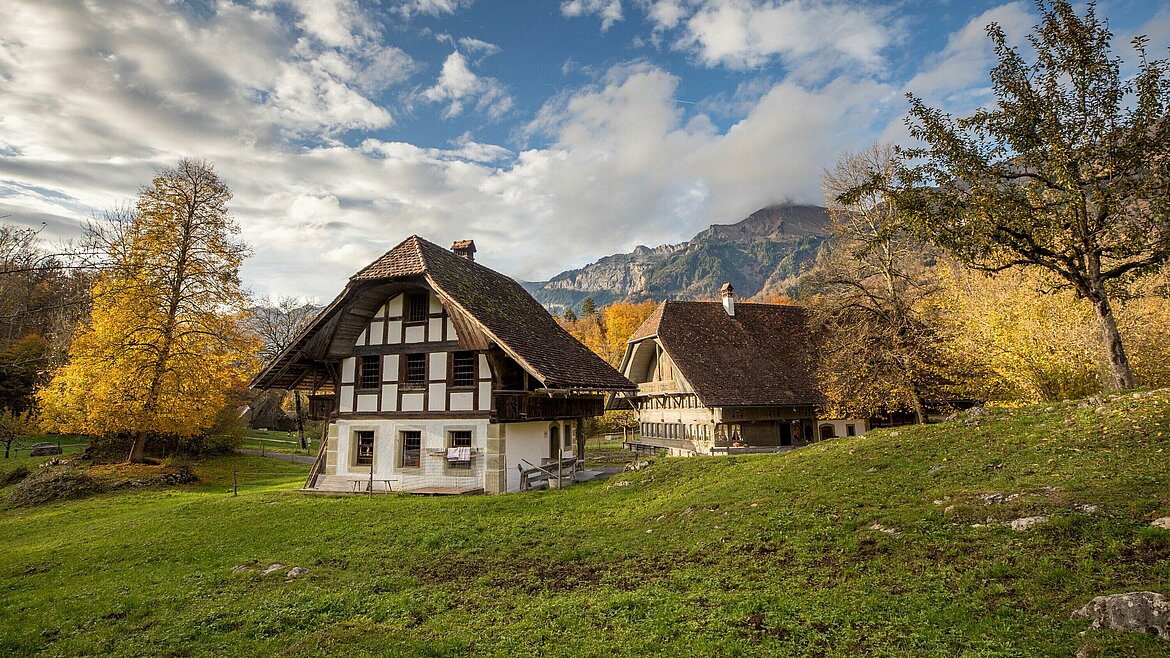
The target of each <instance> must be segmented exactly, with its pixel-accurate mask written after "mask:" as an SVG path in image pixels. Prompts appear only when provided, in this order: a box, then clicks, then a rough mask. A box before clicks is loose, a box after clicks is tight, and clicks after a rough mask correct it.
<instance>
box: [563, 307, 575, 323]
mask: <svg viewBox="0 0 1170 658" xmlns="http://www.w3.org/2000/svg"><path fill="white" fill-rule="evenodd" d="M561 317H562V318H563V319H564V320H565V322H576V321H577V314H576V313H574V312H573V309H571V308H569V307H567V306H566V307H565V312H564V313H562V314H561Z"/></svg>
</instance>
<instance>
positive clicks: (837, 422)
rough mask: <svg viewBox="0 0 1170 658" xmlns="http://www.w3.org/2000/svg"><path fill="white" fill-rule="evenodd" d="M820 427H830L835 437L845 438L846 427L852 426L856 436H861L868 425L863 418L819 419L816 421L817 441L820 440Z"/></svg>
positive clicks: (867, 428)
mask: <svg viewBox="0 0 1170 658" xmlns="http://www.w3.org/2000/svg"><path fill="white" fill-rule="evenodd" d="M821 425H832V426H833V433H834V434H835V435H837V436H846V432H847V428H846V427H845V426H846V425H853V426H854V431H856V432H857V436H861V435H862V434H865V433H866V432H867V431H868V430H869V424H868V423H867V422H866V421H865V419H864V418H820V419H818V420H817V433H816V438H817V440H818V441H819V440H820V438H821Z"/></svg>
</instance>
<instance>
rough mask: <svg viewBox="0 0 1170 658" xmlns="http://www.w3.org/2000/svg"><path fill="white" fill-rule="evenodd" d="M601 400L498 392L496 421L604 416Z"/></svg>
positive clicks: (494, 413) (493, 404)
mask: <svg viewBox="0 0 1170 658" xmlns="http://www.w3.org/2000/svg"><path fill="white" fill-rule="evenodd" d="M604 405H605V400H604V399H603V398H600V397H571V398H562V397H549V396H547V395H540V394H538V393H526V392H515V393H511V392H496V393H495V395H493V396H492V421H493V422H497V423H509V422H516V421H525V420H567V419H571V418H580V417H590V416H600V415H601V414H602V412H604V411H605V409H604V408H603V407H604Z"/></svg>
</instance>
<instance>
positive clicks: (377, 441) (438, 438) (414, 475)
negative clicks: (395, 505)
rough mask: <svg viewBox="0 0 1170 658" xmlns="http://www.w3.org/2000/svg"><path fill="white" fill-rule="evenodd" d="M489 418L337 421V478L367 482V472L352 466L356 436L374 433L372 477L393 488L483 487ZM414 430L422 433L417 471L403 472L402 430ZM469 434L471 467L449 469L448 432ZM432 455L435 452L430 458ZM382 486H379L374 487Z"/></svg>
mask: <svg viewBox="0 0 1170 658" xmlns="http://www.w3.org/2000/svg"><path fill="white" fill-rule="evenodd" d="M487 426H488V421H487V419H486V418H485V419H478V420H425V421H424V420H353V421H348V420H339V421H337V474H338V475H340V476H343V477H352V478H362V477H366V478H368V477H369V476H370V471H369V470H368V469H367V468H358V467H354V466H353V459H354V457H353V454H352V447H353V445H354V439H353V437H354V432H356V431H358V430H373V431H374V479H376V480H385V479H389V480H392V483H391V485H392V486H393V487H394V488H395V489H405V490H410V489H417V488H420V487H475V488H479V487H483V486H484V481H483V477H484V464H485V463H486V461H487ZM405 430H417V431H419V432H420V433H421V434H422V460H421V462H422V463H421V465H420V467H419V468H402V467H401V466H400V464H401V463H402V441H401V438H400V436H401V434H400V433H401V432H402V431H405ZM451 430H469V431H470V432H471V446H472V457H471V469H469V470H467V471H461V470H455V469H451V468H449V467H448V465H447V456H446V451H447V444H448V434H447V433H448V432H449V431H451ZM431 453H434V454H431ZM378 486H381V483H378Z"/></svg>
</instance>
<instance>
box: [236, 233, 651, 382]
mask: <svg viewBox="0 0 1170 658" xmlns="http://www.w3.org/2000/svg"><path fill="white" fill-rule="evenodd" d="M419 284H426V285H428V286H429V287H430V288H431V289H432V290H434V292H435V294H436V295H438V296H439V298H440V299H441V300H442V302H443V304H444V305H445V306H447V308H448V311H449V312H451V313H452V314H453V315H458V316H462V317H461V319H463V320H466V321H468V322H470V323H471V324H472V325H473V326H475V327H476V329H478V330H479V331H482V332H483V333H484V334H485V335H486V336H487V338H488V339H490V340H491V341H492V342H494V343H495V344H497V345H498V346H499V347H500V349H502V350H503V351H504V352H505V353H507V354H508V355H509V356H511V357H512V358H513V359H514V360H516V361H517V362H518V363H519V364H520V365H521V366H522V367H524V368H526V369H528V370H529V371H530V372H531V373H532V374H533V375H535V376H536V377H537V378H538V379H539V380H540V381H541V382H542V383H543V384H544V385H545V386H546V387H548V388H557V389H570V390H596V391H628V390H633V389H634V385H633V384H632V383H630V381H629V380H628V379H626V378H625V377H623V376H622V375H621V374H620V373H618V372H617V371H616V370H614V369H613V367H612V366H610V365H609V364H608V363H606V362H605V361H603V360H602V359H601V358H600V357H599V356H597V355H596V354H594V353H593V352H592V351H590V350H589V348H587V347H585V346H584V345H582V344H581V343H580V342H579V341H578V340H577V339H575V338H573V337H572V336H570V335H569V333H568V332H566V331H565V330H564V329H563V328H561V326H560V325H559V324H557V321H556V320H555V319H553V317H552V316H551V315H550V314H549V313H548V311H546V310H545V308H544V307H543V306H541V305H540V302H538V301H536V300H535V299H533V297H532V295H529V294H528V292H527V291H526V290H524V288H523V287H521V286H520V284H519V283H517V282H516V281H514V280H513V279H511V278H509V277H507V276H505V275H503V274H500V273H499V272H496V271H494V270H492V269H490V268H487V267H484V266H483V265H480V264H479V263H476V262H474V261H472V260H470V259H468V258H463V257H461V256H459V255H457V254H455V253H453V252H451V251H449V250H447V249H444V248H442V247H440V246H438V245H436V244H433V243H431V242H428V241H426V240H424V239H422V238H420V237H418V236H411V237H409V238H407V239H406V240H404V241H403V242H402V243H400V244H399V245H398V246H396V247H394V248H393V249H391V250H390V251H388V252H386V253H385V254H384V255H382V257H380V258H378V259H377V260H375V261H374V262H372V263H370V264H369V265H367V266H366V267H364V268H362V269H361V270H360V271H359V272H358V273H357V274H354V275H353V276H352V277H350V280H349V283H348V284H347V285H346V287H345V290H343V291H342V293H341V294H340V295H338V297H337V299H335V300H334V301H333V302H332V303H330V304H329V306H327V307H326V308H325V309H324V310H322V311H321V313H319V314H318V315H317V317H316V318H315V319H314V320H313V322H312V324H310V326H309V327H308V328H306V330H305V331H304V332H302V334H301V335H300V336H299V337H298V339H297V340H296V341H294V343H293V344H292V345H291V346H290V347H289V348H288V349H286V350H285V351H284V352H282V353H281V354H279V355H278V356H277V357H276V358H275V359H273V361H272V363H270V364H269V365H268V366H267V367H266V368H265V369H264V371H263V372H261V373H260V375H258V376H257V377H256V379H255V380H253V382H252V385H253V387H259V388H276V387H280V386H281V384H282V383H288V382H290V381H292V380H293V379H296V380H297V381H298V382H299V381H300V380H301V379H303V376H302V377H298V375H299V374H303V373H304V372H305V371H306V370H307V369H311V368H313V367H315V366H314V363H313V361H314V360H318V361H319V360H320V359H321V358H322V357H324V356H325V354H321V353H320V352H321V351H322V350H321V349H318V350H316V351H317V352H319V353H318V354H316V355H313V354H312V352H313V351H314V350H313V348H312V346H313V343H314V340H315V337H316V340H317V342H321V340H322V339H324V341H325V342H328V343H334V342H336V341H335V340H334V336H333V335H332V334H336V333H337V332H338V330H339V324H340V323H339V320H340V319H342V318H344V317H345V316H346V312H347V311H349V312H351V313H354V312H356V311H355V309H360V308H366V309H369V310H368V311H366V315H368V316H372V315H373V309H375V308H377V307H378V306H380V305H381V304H382V303H384V302H385V300H386V298H387V297H388V296H389V295H392V294H395V293H396V292H397V291H400V290H404V289H406V288H407V287H409V286H411V285H419ZM364 321H368V317H367V318H364ZM355 326H356V325H355ZM364 326H365V324H364V322H363V323H362V324H361V328H364ZM359 331H360V329H359ZM355 335H356V334H355ZM314 356H315V357H316V359H314V358H311V357H314Z"/></svg>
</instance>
